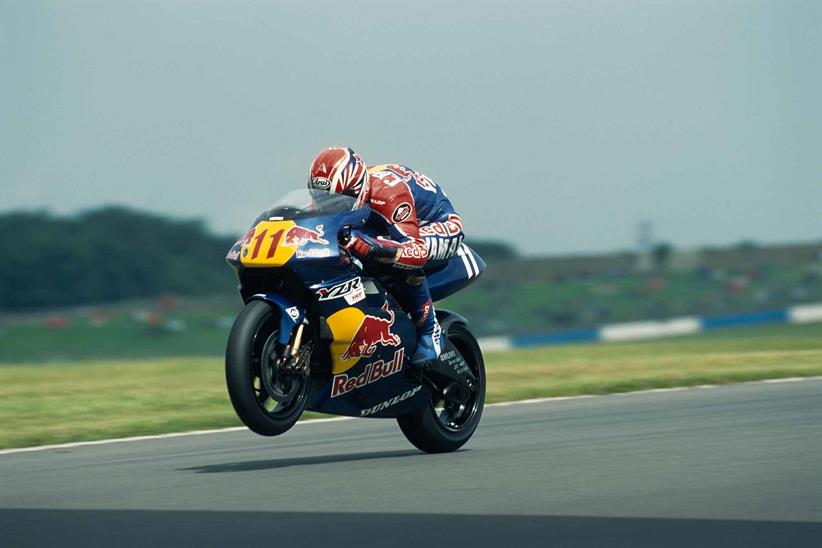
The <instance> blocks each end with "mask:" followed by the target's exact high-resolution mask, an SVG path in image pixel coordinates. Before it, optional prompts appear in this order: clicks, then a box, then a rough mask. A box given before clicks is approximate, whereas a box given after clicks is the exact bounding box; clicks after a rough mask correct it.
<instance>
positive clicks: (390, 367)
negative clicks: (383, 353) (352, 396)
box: [331, 348, 405, 398]
mask: <svg viewBox="0 0 822 548" xmlns="http://www.w3.org/2000/svg"><path fill="white" fill-rule="evenodd" d="M404 357H405V349H404V348H400V349H399V350H397V351H396V352H394V359H392V360H391V361H390V362H385V361H383V360H378V361H375V362H373V363H369V364H368V365H366V366H365V370H364V371H363V372H362V373H360V374H359V375H357V376H356V377H354V376H349V375H347V374H345V373H341V374H339V375H334V380H333V381H332V383H331V397H332V398H336V397H337V396H342V395H343V394H348V393H349V392H351V391H352V390H354V389H355V388H362V387H363V386H366V385H369V384H371V383H372V382H375V381H378V380H380V379H384V378H385V377H390V376H391V375H394V374H396V373H399V372H400V371H402V361H403V358H404Z"/></svg>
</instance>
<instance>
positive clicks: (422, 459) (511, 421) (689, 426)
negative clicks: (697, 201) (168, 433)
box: [0, 380, 822, 547]
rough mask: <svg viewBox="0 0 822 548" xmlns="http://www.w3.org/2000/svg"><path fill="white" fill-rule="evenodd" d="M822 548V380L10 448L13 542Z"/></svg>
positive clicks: (5, 509)
mask: <svg viewBox="0 0 822 548" xmlns="http://www.w3.org/2000/svg"><path fill="white" fill-rule="evenodd" d="M328 542H336V543H337V544H340V545H342V546H346V545H350V544H360V545H363V544H364V545H375V546H405V545H408V546H425V545H437V546H441V545H445V544H447V543H451V542H454V543H459V544H460V545H462V544H467V545H469V546H478V545H498V544H502V543H505V544H508V545H511V544H513V545H516V546H527V545H543V546H544V545H553V546H695V545H701V546H822V381H819V380H813V381H806V382H798V383H784V384H764V383H757V384H744V385H736V386H728V387H721V388H705V389H694V390H687V391H677V392H665V393H646V394H637V395H626V396H619V395H616V396H607V397H597V398H585V399H573V400H564V401H551V402H546V403H537V404H525V405H513V406H508V407H494V408H489V409H487V410H486V414H485V416H484V417H483V421H482V424H481V425H480V428H479V430H478V431H477V433H476V435H475V437H474V439H473V440H472V441H471V442H470V443H469V444H468V446H467V447H466V448H465V449H464V450H462V451H459V452H457V453H452V454H447V455H424V454H421V453H419V452H418V451H416V450H415V449H413V447H411V446H410V445H409V444H408V443H407V442H406V441H405V438H403V436H402V434H401V433H400V432H399V429H398V428H397V426H396V423H395V422H393V421H379V420H355V421H341V422H328V423H323V424H314V425H311V424H308V425H300V426H297V427H296V428H295V429H294V430H292V431H291V432H289V433H288V434H286V435H285V436H284V437H281V438H279V439H266V438H260V437H256V436H254V435H252V434H251V433H248V432H230V433H219V434H208V435H201V436H187V437H179V438H173V439H160V440H151V441H140V442H130V443H118V444H110V445H100V446H87V447H77V448H72V449H54V450H47V451H40V452H31V453H17V454H9V455H0V545H3V546H29V545H31V546H48V545H57V544H59V545H60V546H72V545H84V546H94V545H99V546H111V545H119V546H124V545H125V546H130V545H135V546H144V545H181V544H186V545H198V547H199V546H211V545H215V546H225V545H236V546H247V545H250V544H252V543H257V544H262V545H266V544H282V543H296V544H299V545H305V544H311V545H314V544H326V543H328Z"/></svg>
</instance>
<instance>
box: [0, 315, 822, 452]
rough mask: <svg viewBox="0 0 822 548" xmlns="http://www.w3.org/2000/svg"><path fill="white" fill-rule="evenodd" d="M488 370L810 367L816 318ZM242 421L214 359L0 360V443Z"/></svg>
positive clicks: (500, 381)
mask: <svg viewBox="0 0 822 548" xmlns="http://www.w3.org/2000/svg"><path fill="white" fill-rule="evenodd" d="M486 369H487V372H488V402H489V403H491V402H497V401H507V400H518V399H526V398H536V397H543V396H570V395H578V394H606V393H612V392H626V391H632V390H641V389H647V388H665V387H674V386H693V385H699V384H719V383H732V382H741V381H750V380H760V379H769V378H780V377H802V376H815V375H822V324H811V325H804V326H777V327H761V328H748V329H738V330H729V331H725V332H716V333H709V334H706V335H701V336H695V337H688V338H680V339H668V340H661V341H648V342H637V343H621V344H600V345H579V346H566V347H552V348H537V349H528V350H518V351H512V352H498V353H490V354H488V355H487V356H486ZM309 416H317V415H316V414H311V415H309ZM239 424H240V423H239V421H238V420H237V418H236V417H235V415H234V412H233V410H232V408H231V404H230V403H229V401H228V397H227V395H226V391H225V381H224V377H223V363H222V359H220V358H166V359H156V360H145V361H135V360H129V361H123V360H121V361H87V362H77V363H69V364H50V365H34V364H18V365H4V366H0V448H9V447H23V446H31V445H41V444H49V443H61V442H69V441H85V440H95V439H103V438H111V437H126V436H136V435H143V434H159V433H165V432H178V431H184V430H195V429H202V428H220V427H226V426H237V425H239Z"/></svg>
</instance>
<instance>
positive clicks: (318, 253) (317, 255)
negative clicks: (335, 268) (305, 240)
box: [297, 248, 331, 259]
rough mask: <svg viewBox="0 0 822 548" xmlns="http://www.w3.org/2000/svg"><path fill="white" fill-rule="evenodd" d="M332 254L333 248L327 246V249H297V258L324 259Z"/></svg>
mask: <svg viewBox="0 0 822 548" xmlns="http://www.w3.org/2000/svg"><path fill="white" fill-rule="evenodd" d="M330 256H331V250H330V249H327V248H325V249H309V250H307V251H306V250H303V249H298V250H297V258H298V259H322V258H324V257H330Z"/></svg>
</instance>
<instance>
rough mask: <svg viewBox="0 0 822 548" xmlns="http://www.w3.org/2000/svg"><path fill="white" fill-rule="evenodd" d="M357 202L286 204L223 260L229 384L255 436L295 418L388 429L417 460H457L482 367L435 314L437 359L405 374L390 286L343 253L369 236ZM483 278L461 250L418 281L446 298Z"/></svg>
mask: <svg viewBox="0 0 822 548" xmlns="http://www.w3.org/2000/svg"><path fill="white" fill-rule="evenodd" d="M370 214H371V210H370V208H369V207H368V206H358V205H357V203H356V200H355V199H354V198H351V197H348V196H344V195H341V194H335V193H329V192H327V191H322V190H312V189H300V190H296V191H293V192H291V193H289V194H287V195H286V196H285V197H284V198H282V199H281V200H279V201H278V202H276V203H275V204H274V205H273V206H272V207H271V208H270V209H269V210H267V211H265V212H263V213H262V214H261V215H260V216H259V217H258V218H257V219H256V221H255V222H254V225H253V227H252V228H251V230H250V231H249V232H248V233H247V234H246V236H245V238H243V239H241V240H238V241H237V243H235V244H234V246H232V248H231V249H230V250H229V252H228V255H227V257H226V260H227V262H228V263H229V264H230V265H231V266H232V267H233V268H234V269H235V270H236V273H237V277H238V279H239V291H240V294H241V296H242V299H243V301H244V303H245V307H244V308H243V310H242V312H241V313H240V314H239V316H238V317H237V319H236V321H235V322H234V325H233V327H232V329H231V333H230V335H229V338H228V344H227V348H226V361H225V368H226V369H225V372H226V384H227V386H228V393H229V396H230V398H231V403H232V405H233V407H234V410H235V411H236V412H237V415H238V416H239V417H240V419H241V420H242V422H243V423H244V424H245V425H246V426H248V428H250V429H251V430H252V431H254V432H256V433H257V434H261V435H263V436H276V435H279V434H282V433H284V432H285V431H287V430H288V429H289V428H291V427H292V426H293V425H294V424H295V423H296V422H297V420H298V419H299V418H300V416H301V415H302V413H303V411H305V410H310V411H318V412H320V413H328V414H332V415H346V416H352V417H375V418H395V419H396V420H397V422H398V423H399V426H400V429H401V430H402V432H403V434H405V436H406V438H408V440H409V441H410V442H411V443H412V444H414V445H415V446H416V447H417V448H419V449H421V450H422V451H426V452H430V453H438V452H447V451H454V450H456V449H457V448H459V447H461V446H462V445H463V444H465V443H466V442H467V441H468V439H469V438H470V437H471V435H472V434H473V433H474V431H475V430H476V428H477V425H478V424H479V421H480V417H481V415H482V409H483V404H484V402H485V366H484V363H483V358H482V353H481V352H480V348H479V345H478V344H477V340H476V339H475V337H474V336H473V335H472V334H471V332H470V331H469V329H468V326H467V322H466V320H465V319H464V318H463V317H461V316H459V315H457V314H455V313H453V312H449V311H447V310H441V309H437V319H438V320H439V322H440V325H441V327H442V340H441V342H442V353H441V355H440V357H439V359H438V360H437V361H435V362H433V363H432V364H430V365H428V366H426V367H425V368H423V369H420V368H417V367H415V366H412V365H411V363H410V357H411V354H412V353H413V352H414V348H415V345H416V340H417V334H416V329H415V327H414V324H413V322H412V321H411V319H410V318H409V317H408V315H407V314H406V313H405V312H404V311H403V309H402V308H401V307H400V305H399V303H398V302H397V300H396V299H395V298H394V297H393V295H392V294H391V292H390V290H389V289H390V284H389V283H388V282H386V281H385V278H384V277H382V278H381V277H380V276H379V275H378V273H376V270H378V269H376V267H375V268H374V269H372V268H371V266H372V265H367V264H366V265H363V264H362V263H361V262H360V261H359V260H358V259H356V258H355V257H352V256H350V255H349V254H348V253H347V252H346V251H345V250H344V249H343V246H342V245H341V244H344V243H345V241H346V238H348V237H350V234H351V232H352V231H357V230H360V231H367V230H368V227H367V226H366V225H367V221H368V218H369V216H370ZM484 270H485V263H484V262H483V260H482V259H481V258H480V256H479V255H478V254H477V253H476V252H474V251H473V250H472V249H470V248H469V247H468V246H467V245H465V244H464V243H459V248H458V249H457V252H456V254H455V255H454V256H453V258H452V259H451V260H450V261H447V262H445V264H443V265H439V266H437V267H436V268H433V269H430V270H428V271H426V276H427V278H428V283H429V286H430V291H431V297H432V299H433V300H434V301H437V300H440V299H443V298H444V297H447V296H448V295H451V294H453V293H455V292H457V291H459V290H460V289H462V288H464V287H466V286H467V285H469V284H470V283H472V282H473V281H474V280H476V279H477V277H478V276H479V275H480V274H482V272H483V271H484Z"/></svg>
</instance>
